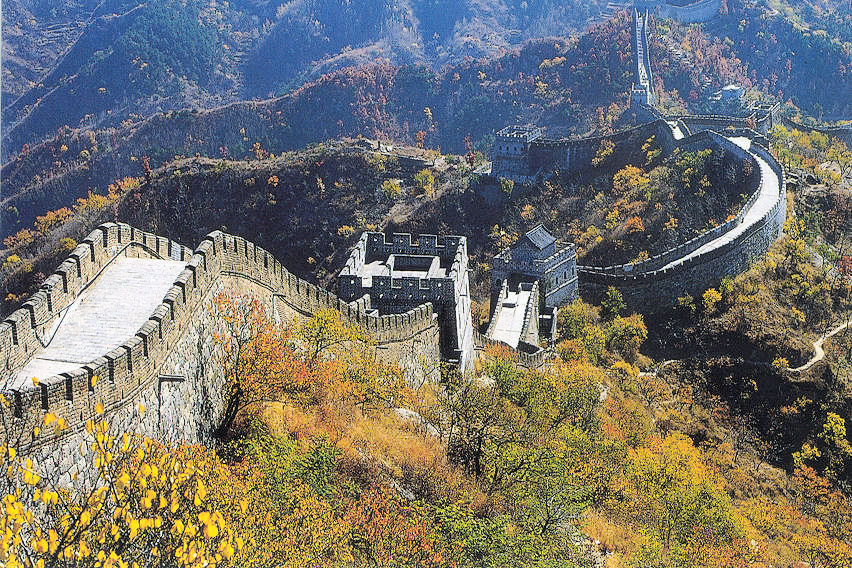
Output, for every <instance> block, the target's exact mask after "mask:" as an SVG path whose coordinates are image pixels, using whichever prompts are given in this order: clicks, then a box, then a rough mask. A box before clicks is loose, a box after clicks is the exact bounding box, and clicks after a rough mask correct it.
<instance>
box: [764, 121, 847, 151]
mask: <svg viewBox="0 0 852 568" xmlns="http://www.w3.org/2000/svg"><path fill="white" fill-rule="evenodd" d="M780 122H781V124H783V125H784V126H785V127H786V128H787V129H796V130H799V131H801V132H807V133H811V132H819V133H820V134H825V135H826V136H828V137H829V138H839V139H840V141H841V142H843V143H844V144H846V145H847V146H849V148H850V149H852V126H805V125H804V124H799V123H798V122H793V121H792V120H790V119H789V118H781V119H780Z"/></svg>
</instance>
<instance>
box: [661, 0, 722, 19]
mask: <svg viewBox="0 0 852 568" xmlns="http://www.w3.org/2000/svg"><path fill="white" fill-rule="evenodd" d="M721 5H722V0H699V1H698V2H690V3H682V5H676V4H673V3H671V2H663V3H661V5H660V16H662V17H664V18H672V19H673V20H677V21H679V22H684V23H687V24H689V23H696V22H706V21H707V20H711V19H713V18H714V17H716V14H718V13H719V8H720V7H721Z"/></svg>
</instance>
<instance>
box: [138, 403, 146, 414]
mask: <svg viewBox="0 0 852 568" xmlns="http://www.w3.org/2000/svg"><path fill="white" fill-rule="evenodd" d="M139 414H145V405H144V404H141V403H140V404H139Z"/></svg>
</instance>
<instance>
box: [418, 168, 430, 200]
mask: <svg viewBox="0 0 852 568" xmlns="http://www.w3.org/2000/svg"><path fill="white" fill-rule="evenodd" d="M414 183H415V185H417V188H418V189H420V190H421V191H422V192H423V193H425V194H426V196H427V197H432V196H433V195H434V194H435V176H433V175H432V172H431V171H429V170H428V169H426V168H424V169H422V170H420V171H419V172H417V173H416V174H414Z"/></svg>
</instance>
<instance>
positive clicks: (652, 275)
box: [579, 143, 787, 312]
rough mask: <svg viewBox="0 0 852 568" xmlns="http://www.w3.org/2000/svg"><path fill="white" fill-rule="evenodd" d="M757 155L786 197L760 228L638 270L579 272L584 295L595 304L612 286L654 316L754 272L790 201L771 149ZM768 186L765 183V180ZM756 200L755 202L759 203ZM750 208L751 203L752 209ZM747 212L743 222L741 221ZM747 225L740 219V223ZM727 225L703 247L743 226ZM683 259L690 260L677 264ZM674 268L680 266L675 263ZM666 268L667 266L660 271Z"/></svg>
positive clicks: (756, 149)
mask: <svg viewBox="0 0 852 568" xmlns="http://www.w3.org/2000/svg"><path fill="white" fill-rule="evenodd" d="M751 152H752V153H753V154H755V155H756V156H759V157H760V158H761V159H762V160H764V161H765V162H766V163H767V164H769V166H770V167H771V169H772V171H773V173H774V174H775V175H777V176H778V180H779V183H780V194H779V197H778V199H777V200H776V202H775V203H774V204H773V206H772V207H771V208H770V209H769V210H768V211H767V213H766V214H765V215H764V216H763V217H762V218H761V219H760V220H759V221H758V222H756V223H753V224H752V225H751V226H749V227H748V228H747V229H746V230H745V231H743V232H742V233H741V234H739V235H737V236H736V237H735V238H731V239H729V240H724V242H721V241H722V240H721V239H720V244H719V246H717V247H714V248H713V249H712V250H709V251H706V252H703V253H701V254H698V255H692V256H688V255H690V253H691V252H694V251H695V250H697V249H698V246H700V244H699V245H698V246H695V243H692V242H690V243H686V244H685V245H682V247H685V248H684V249H683V250H681V247H678V248H677V249H673V250H672V251H667V252H666V253H664V254H662V255H660V258H657V257H655V258H651V259H648V260H647V261H645V263H647V264H646V265H645V264H643V263H638V264H637V265H621V266H610V267H582V266H581V267H579V271H580V290H581V291H582V292H583V294H584V296H586V297H587V298H588V299H591V300H598V299H600V298H601V297H602V296H603V294H604V292H605V291H606V289H607V288H608V287H609V286H613V287H615V288H617V289H618V290H619V291H621V293H622V295H623V296H624V299H625V301H626V302H627V304H628V306H629V307H630V308H631V309H634V310H638V311H643V312H647V311H653V310H656V309H660V308H666V307H669V306H671V305H673V304H674V303H675V301H676V299H677V298H678V297H680V296H683V295H684V294H691V295H697V294H700V293H702V292H703V291H704V290H706V289H707V288H710V287H712V286H715V285H717V284H718V283H719V282H720V281H721V280H722V278H724V277H726V276H735V275H737V274H740V273H742V272H744V271H745V270H747V269H748V267H749V265H750V264H751V263H752V262H754V261H755V260H757V259H758V258H759V257H760V256H761V255H763V254H764V253H766V251H768V250H769V247H770V246H772V243H774V242H775V240H776V239H778V238H779V237H780V236H781V234H782V230H783V226H784V221H785V219H786V213H787V197H786V188H785V181H784V171H783V168H782V167H781V165H780V164H779V163H778V162H777V161H776V160H775V158H774V157H773V156H772V154H771V153H770V152H769V150H767V149H766V148H764V147H762V146H760V145H757V144H754V143H753V144H752V145H751ZM760 183H763V180H760ZM756 195H757V193H755V195H753V196H752V198H751V199H750V201H752V202H753V200H754V199H755V196H756ZM747 207H749V204H748V203H747V204H746V207H745V208H744V210H743V211H745V210H746V208H747ZM742 214H743V213H741V214H740V215H739V216H738V217H741V216H742ZM741 222H742V220H741V219H740V223H741ZM729 225H730V223H726V224H723V225H720V226H719V227H716V228H714V229H712V230H711V231H709V232H708V233H710V234H711V235H710V237H711V238H707V237H705V235H706V234H705V235H702V236H701V237H699V239H703V241H704V242H703V243H701V244H705V243H707V242H710V241H711V240H713V238H718V237H719V236H721V235H724V234H726V233H728V232H730V230H731V229H732V228H733V227H734V226H738V224H737V223H734V224H733V225H730V226H729ZM678 258H684V260H683V261H682V262H680V263H675V262H676V260H677V259H678ZM673 263H674V264H673ZM660 266H664V267H663V268H660Z"/></svg>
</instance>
